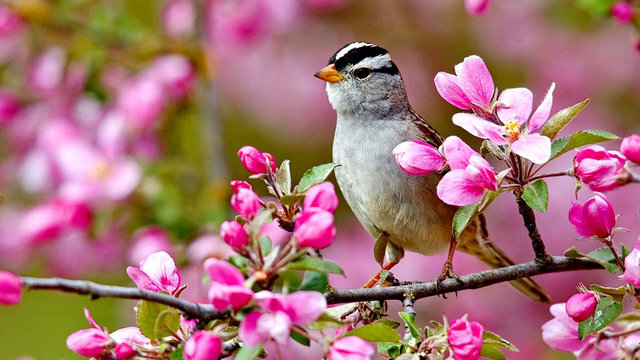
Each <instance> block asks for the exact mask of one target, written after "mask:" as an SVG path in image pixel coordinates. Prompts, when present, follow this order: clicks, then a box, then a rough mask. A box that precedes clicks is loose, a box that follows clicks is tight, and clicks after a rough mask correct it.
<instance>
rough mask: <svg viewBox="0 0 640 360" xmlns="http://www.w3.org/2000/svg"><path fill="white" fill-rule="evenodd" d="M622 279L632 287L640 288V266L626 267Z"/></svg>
mask: <svg viewBox="0 0 640 360" xmlns="http://www.w3.org/2000/svg"><path fill="white" fill-rule="evenodd" d="M622 279H623V280H624V281H626V282H628V283H629V284H631V285H633V286H636V287H637V286H640V266H627V267H626V270H625V271H624V275H623V276H622Z"/></svg>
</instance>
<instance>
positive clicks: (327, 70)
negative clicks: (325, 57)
mask: <svg viewBox="0 0 640 360" xmlns="http://www.w3.org/2000/svg"><path fill="white" fill-rule="evenodd" d="M313 76H315V77H317V78H318V79H320V80H324V81H326V82H330V83H334V82H338V81H340V80H342V79H344V78H343V77H342V75H340V73H339V72H338V70H336V65H335V64H329V65H327V66H325V67H323V68H322V70H320V71H318V72H317V73H315V74H313Z"/></svg>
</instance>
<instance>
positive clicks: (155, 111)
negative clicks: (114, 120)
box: [118, 74, 167, 130]
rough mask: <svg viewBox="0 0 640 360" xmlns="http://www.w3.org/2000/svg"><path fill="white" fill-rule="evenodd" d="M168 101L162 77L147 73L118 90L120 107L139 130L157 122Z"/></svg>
mask: <svg viewBox="0 0 640 360" xmlns="http://www.w3.org/2000/svg"><path fill="white" fill-rule="evenodd" d="M166 103H167V96H166V93H165V89H164V86H163V84H162V82H161V81H160V79H158V78H157V77H152V76H149V75H146V74H143V75H140V76H138V77H135V78H133V79H131V80H129V81H128V82H126V83H125V84H124V85H123V86H122V87H121V88H120V91H119V92H118V108H119V109H120V110H121V111H122V112H123V113H124V114H125V115H126V117H127V119H128V120H129V122H130V124H131V126H132V127H133V128H134V129H137V130H144V129H147V128H149V127H150V126H152V125H153V124H155V123H156V121H157V120H158V118H159V117H160V114H161V113H162V111H163V110H164V107H165V105H166Z"/></svg>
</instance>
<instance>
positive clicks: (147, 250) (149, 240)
mask: <svg viewBox="0 0 640 360" xmlns="http://www.w3.org/2000/svg"><path fill="white" fill-rule="evenodd" d="M159 251H164V252H166V253H168V254H170V255H171V254H173V245H172V244H171V237H170V236H169V233H167V230H165V229H164V228H163V227H162V226H159V225H147V226H145V227H142V228H140V229H138V230H136V232H135V233H133V241H132V242H131V246H130V247H129V253H128V260H129V263H130V264H140V263H141V262H143V261H144V259H146V258H147V257H148V256H149V255H151V254H153V253H156V252H159Z"/></svg>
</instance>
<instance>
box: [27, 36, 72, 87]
mask: <svg viewBox="0 0 640 360" xmlns="http://www.w3.org/2000/svg"><path fill="white" fill-rule="evenodd" d="M66 61H67V55H66V53H65V51H64V49H63V48H60V47H51V48H49V49H47V50H46V51H45V52H43V53H42V54H41V55H40V56H39V57H38V58H37V59H36V60H35V61H34V62H33V63H32V64H31V66H30V69H29V74H28V79H27V83H28V84H29V86H30V88H31V89H32V90H33V91H35V92H36V93H40V94H49V93H51V92H53V91H55V90H56V89H58V88H59V87H60V86H62V84H63V81H64V70H65V65H66Z"/></svg>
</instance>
